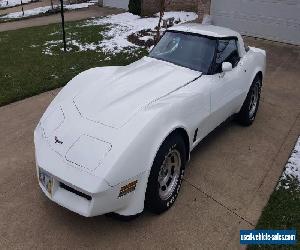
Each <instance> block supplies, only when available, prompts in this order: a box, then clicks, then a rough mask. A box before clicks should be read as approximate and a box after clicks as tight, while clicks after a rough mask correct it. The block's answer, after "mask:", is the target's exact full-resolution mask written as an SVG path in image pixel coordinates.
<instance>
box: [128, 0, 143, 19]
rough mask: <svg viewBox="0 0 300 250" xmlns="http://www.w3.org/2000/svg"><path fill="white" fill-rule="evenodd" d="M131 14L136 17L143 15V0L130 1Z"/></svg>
mask: <svg viewBox="0 0 300 250" xmlns="http://www.w3.org/2000/svg"><path fill="white" fill-rule="evenodd" d="M128 9H129V12H130V13H132V14H134V15H139V16H140V15H141V13H142V0H129V5H128Z"/></svg>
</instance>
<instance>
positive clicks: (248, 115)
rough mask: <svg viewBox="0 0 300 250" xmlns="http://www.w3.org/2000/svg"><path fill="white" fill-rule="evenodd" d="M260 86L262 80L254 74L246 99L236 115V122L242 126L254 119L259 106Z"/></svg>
mask: <svg viewBox="0 0 300 250" xmlns="http://www.w3.org/2000/svg"><path fill="white" fill-rule="evenodd" d="M261 86H262V80H261V78H260V77H259V76H256V77H255V79H254V81H253V83H252V85H251V87H250V90H249V92H248V94H247V97H246V100H245V102H244V104H243V106H242V108H241V110H240V112H239V113H238V115H237V120H238V122H239V123H240V124H242V125H244V126H250V125H251V124H252V123H253V122H254V120H255V117H256V113H257V110H258V107H259V101H260V93H261Z"/></svg>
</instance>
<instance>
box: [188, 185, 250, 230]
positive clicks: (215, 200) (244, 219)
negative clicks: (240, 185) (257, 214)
mask: <svg viewBox="0 0 300 250" xmlns="http://www.w3.org/2000/svg"><path fill="white" fill-rule="evenodd" d="M184 181H185V182H186V183H187V184H189V185H191V186H192V187H193V188H195V189H197V190H198V191H200V192H201V193H202V194H204V195H205V196H206V197H207V198H209V199H211V200H213V201H214V202H216V203H217V204H219V205H220V206H222V207H223V208H225V209H226V210H227V211H229V212H230V213H232V214H234V215H235V216H237V217H238V218H240V219H241V220H243V221H245V222H246V223H248V224H249V225H250V226H252V227H255V225H254V224H253V223H252V222H250V221H248V220H247V219H246V218H244V217H243V216H241V215H239V214H238V213H237V212H235V211H233V210H232V209H230V208H229V207H227V206H226V205H224V204H223V203H222V202H220V201H218V200H217V199H215V198H214V197H213V196H212V195H210V194H208V193H207V192H205V191H203V190H201V189H200V188H199V187H197V186H196V185H194V184H193V183H191V182H189V181H188V180H186V179H184Z"/></svg>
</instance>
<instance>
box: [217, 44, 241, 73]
mask: <svg viewBox="0 0 300 250" xmlns="http://www.w3.org/2000/svg"><path fill="white" fill-rule="evenodd" d="M239 61H240V56H239V51H238V47H237V41H236V40H235V39H220V40H219V43H218V46H217V54H216V73H221V72H222V63H223V62H230V63H231V64H232V67H233V68H234V67H236V66H237V64H238V62H239Z"/></svg>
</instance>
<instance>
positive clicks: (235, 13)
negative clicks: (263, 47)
mask: <svg viewBox="0 0 300 250" xmlns="http://www.w3.org/2000/svg"><path fill="white" fill-rule="evenodd" d="M211 14H212V16H213V20H214V24H216V25H220V26H225V27H229V28H232V29H235V30H237V31H240V32H241V33H242V34H245V35H250V36H256V37H262V38H267V39H270V40H275V41H280V42H288V43H292V44H297V45H300V0H226V1H224V0H212V1H211Z"/></svg>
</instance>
